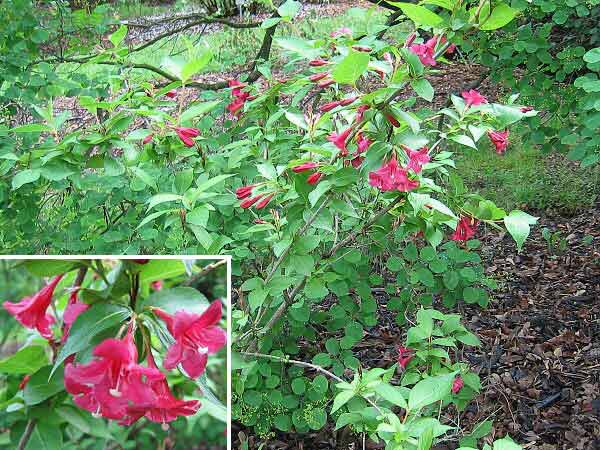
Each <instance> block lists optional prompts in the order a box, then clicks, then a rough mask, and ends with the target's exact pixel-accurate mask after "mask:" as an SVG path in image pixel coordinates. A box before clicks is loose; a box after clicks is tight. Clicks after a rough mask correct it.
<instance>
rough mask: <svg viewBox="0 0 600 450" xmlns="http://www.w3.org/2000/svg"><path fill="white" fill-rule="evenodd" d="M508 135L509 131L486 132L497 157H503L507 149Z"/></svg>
mask: <svg viewBox="0 0 600 450" xmlns="http://www.w3.org/2000/svg"><path fill="white" fill-rule="evenodd" d="M508 135H509V131H508V130H504V131H488V137H489V138H490V141H492V144H494V147H496V153H498V154H499V155H503V154H504V153H505V152H506V148H507V147H508Z"/></svg>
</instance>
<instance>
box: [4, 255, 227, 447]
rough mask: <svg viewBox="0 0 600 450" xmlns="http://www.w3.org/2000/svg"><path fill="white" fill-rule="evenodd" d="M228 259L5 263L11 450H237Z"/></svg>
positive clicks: (6, 432) (7, 408)
mask: <svg viewBox="0 0 600 450" xmlns="http://www.w3.org/2000/svg"><path fill="white" fill-rule="evenodd" d="M228 286H229V260H228V259H227V258H222V259H216V258H213V259H194V258H192V257H190V258H189V259H153V258H152V257H150V258H148V259H111V258H107V259H52V260H50V259H35V260H33V259H32V260H17V259H12V260H0V300H1V302H0V303H1V308H0V318H1V322H0V323H1V326H0V448H6V449H17V450H39V449H45V450H54V449H56V450H59V449H61V450H65V449H73V450H75V449H77V450H86V449H90V450H91V449H104V450H124V449H161V450H224V449H226V448H227V419H228V415H227V406H226V405H227V384H228V381H227V380H228V376H227V340H228V339H227V311H228V299H229V291H228V289H229V288H228Z"/></svg>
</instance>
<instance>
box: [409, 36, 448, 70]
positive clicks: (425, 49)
mask: <svg viewBox="0 0 600 450" xmlns="http://www.w3.org/2000/svg"><path fill="white" fill-rule="evenodd" d="M415 37H416V36H414V37H409V39H408V40H407V42H410V44H408V46H409V47H408V49H409V50H410V51H411V52H413V53H414V54H415V55H417V56H418V57H419V59H420V60H421V63H422V64H423V65H424V66H435V65H437V61H436V60H435V47H436V46H437V43H438V36H434V37H432V38H431V39H429V40H428V41H427V42H425V43H424V44H412V42H414V39H415ZM441 42H442V44H445V43H446V38H445V37H442V40H441ZM455 49H456V46H455V45H451V46H449V47H448V49H447V50H446V53H448V54H449V53H454V50H455Z"/></svg>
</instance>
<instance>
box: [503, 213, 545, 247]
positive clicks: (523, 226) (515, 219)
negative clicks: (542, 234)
mask: <svg viewBox="0 0 600 450" xmlns="http://www.w3.org/2000/svg"><path fill="white" fill-rule="evenodd" d="M537 220H538V218H537V217H533V216H530V215H529V214H527V213H526V212H523V211H519V210H518V209H516V210H514V211H511V212H510V214H509V215H508V216H506V217H505V218H504V226H505V227H506V230H507V231H508V232H509V233H510V235H511V236H512V237H513V239H514V240H515V242H516V243H517V249H518V250H519V251H521V249H522V248H523V243H524V242H525V239H527V237H528V236H529V233H530V231H531V230H530V226H531V225H533V224H535V223H537Z"/></svg>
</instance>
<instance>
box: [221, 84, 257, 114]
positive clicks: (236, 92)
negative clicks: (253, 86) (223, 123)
mask: <svg viewBox="0 0 600 450" xmlns="http://www.w3.org/2000/svg"><path fill="white" fill-rule="evenodd" d="M246 86H247V84H246V83H241V82H239V81H237V80H229V87H230V88H233V89H232V90H231V95H232V96H233V101H232V102H231V103H230V104H229V105H227V110H228V111H229V112H230V113H231V115H232V116H235V117H237V118H238V119H239V117H240V116H241V115H242V108H243V107H244V104H245V103H246V102H247V101H249V100H253V99H254V98H255V97H251V96H250V93H249V92H244V91H242V89H243V88H245V87H246Z"/></svg>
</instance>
